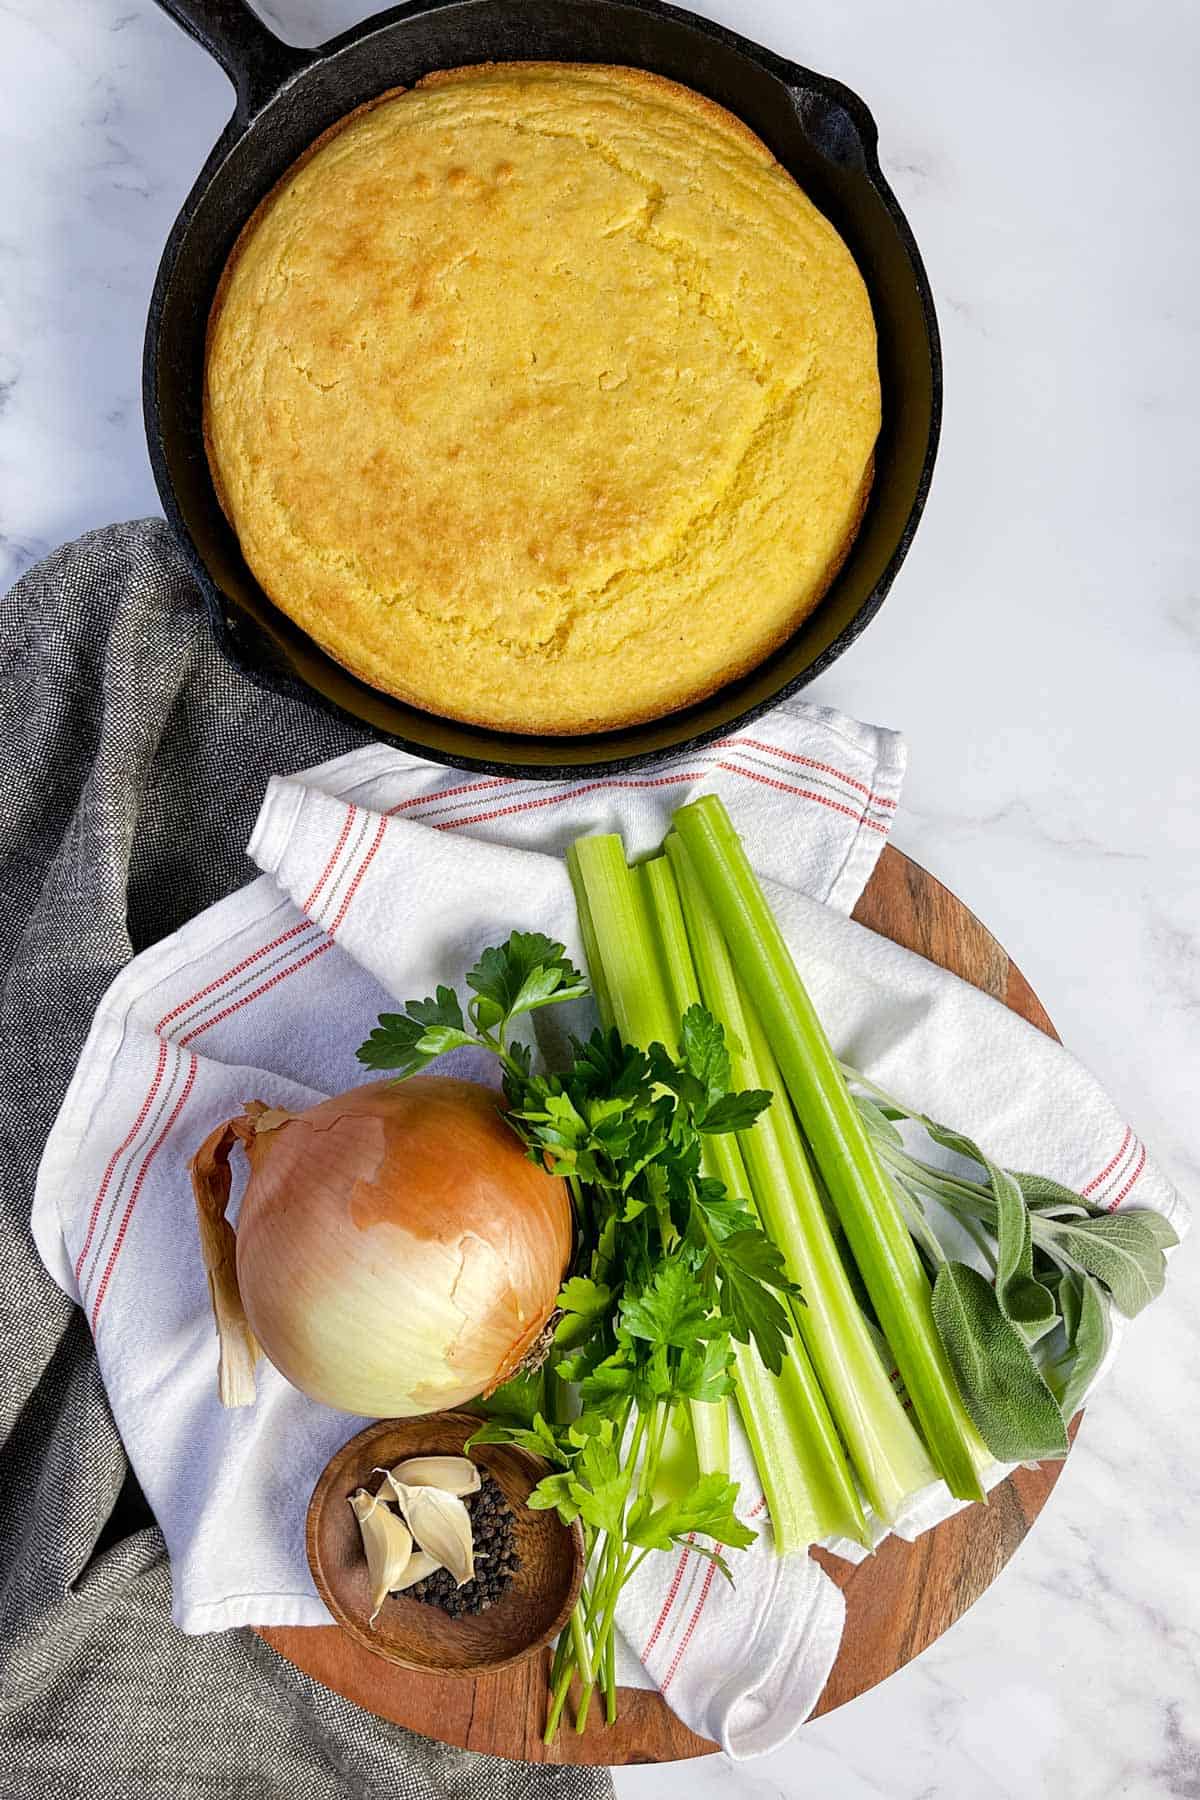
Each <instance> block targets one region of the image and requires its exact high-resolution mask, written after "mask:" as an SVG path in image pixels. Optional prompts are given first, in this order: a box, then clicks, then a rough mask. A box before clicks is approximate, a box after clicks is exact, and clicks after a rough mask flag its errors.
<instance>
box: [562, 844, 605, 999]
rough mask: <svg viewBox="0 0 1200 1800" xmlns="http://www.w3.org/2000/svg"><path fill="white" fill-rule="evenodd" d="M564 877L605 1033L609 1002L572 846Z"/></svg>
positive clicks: (586, 895)
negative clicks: (567, 877) (568, 881)
mask: <svg viewBox="0 0 1200 1800" xmlns="http://www.w3.org/2000/svg"><path fill="white" fill-rule="evenodd" d="M567 873H568V874H569V875H570V877H571V886H572V888H573V889H574V893H575V912H576V914H577V916H578V919H579V935H580V937H581V938H582V939H583V955H584V960H585V962H586V963H587V969H588V976H589V978H590V980H591V985H592V998H593V1000H594V1001H595V1002H596V1011H597V1012H598V1013H599V1015H600V1023H601V1025H603V1027H604V1029H605V1031H611V1030H612V1026H613V1008H612V998H611V996H610V995H609V991H608V981H607V978H606V976H605V973H604V962H603V959H602V958H601V955H600V946H599V944H598V943H597V942H596V927H595V925H594V924H593V922H592V908H591V902H590V901H589V900H588V893H587V883H586V882H585V881H584V879H583V877H582V876H581V874H580V872H579V858H578V856H577V855H576V850H575V845H574V844H572V845H571V848H570V849H569V850H568V851H567Z"/></svg>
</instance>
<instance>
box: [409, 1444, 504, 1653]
mask: <svg viewBox="0 0 1200 1800" xmlns="http://www.w3.org/2000/svg"><path fill="white" fill-rule="evenodd" d="M463 1504H464V1506H465V1507H466V1509H467V1511H468V1513H469V1514H470V1515H471V1537H472V1539H473V1541H474V1545H475V1578H474V1580H473V1581H466V1582H464V1583H463V1585H462V1587H455V1585H454V1577H453V1576H452V1575H451V1573H450V1571H449V1570H448V1569H437V1570H435V1571H434V1573H433V1574H432V1575H426V1576H425V1578H424V1580H423V1581H417V1582H414V1584H413V1586H412V1587H411V1588H409V1590H408V1592H409V1594H410V1595H411V1596H412V1598H413V1599H414V1600H423V1601H424V1602H425V1603H426V1604H427V1605H430V1606H440V1607H441V1609H442V1611H443V1612H444V1613H446V1614H447V1615H448V1616H449V1617H450V1618H452V1619H457V1618H461V1617H462V1616H463V1615H464V1614H465V1613H481V1612H486V1611H487V1609H488V1607H489V1606H494V1605H495V1603H496V1602H497V1601H498V1600H499V1599H500V1598H501V1596H502V1595H503V1594H504V1593H506V1592H507V1590H508V1589H509V1588H510V1587H511V1586H512V1581H513V1576H514V1575H515V1574H516V1572H517V1570H518V1569H519V1568H520V1566H521V1558H520V1555H519V1553H518V1551H517V1543H516V1519H515V1518H514V1517H513V1512H512V1508H511V1507H510V1506H509V1504H508V1501H507V1500H506V1499H505V1498H504V1493H503V1490H502V1489H501V1487H500V1485H499V1483H498V1482H497V1481H496V1480H495V1478H494V1477H493V1476H491V1475H488V1474H485V1475H484V1477H483V1481H482V1483H481V1485H480V1487H479V1489H478V1491H477V1492H476V1493H474V1494H467V1495H465V1496H464V1498H463Z"/></svg>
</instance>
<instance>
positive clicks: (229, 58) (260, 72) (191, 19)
mask: <svg viewBox="0 0 1200 1800" xmlns="http://www.w3.org/2000/svg"><path fill="white" fill-rule="evenodd" d="M158 4H159V5H160V6H161V7H162V9H163V11H164V12H165V13H169V14H170V16H171V18H173V19H174V20H175V22H176V24H177V25H182V26H183V29H184V30H185V31H186V32H187V33H188V34H189V35H190V36H191V37H194V38H195V39H196V41H197V43H199V44H202V45H203V46H204V48H205V49H206V50H207V51H208V52H209V54H210V55H211V56H214V57H215V58H216V60H217V61H218V62H219V63H220V65H221V67H222V68H223V69H224V71H225V73H226V74H227V75H228V77H229V79H230V81H232V83H233V85H234V88H235V89H236V91H237V117H238V118H239V119H241V120H243V121H244V120H246V119H249V118H250V117H251V116H252V115H253V114H254V113H256V112H258V110H259V109H260V107H263V106H265V105H266V103H267V101H268V100H270V99H271V98H272V97H273V95H275V94H277V93H278V92H279V89H280V88H281V87H282V86H283V84H284V82H285V81H286V80H287V79H288V77H289V76H290V75H294V74H295V73H296V71H297V69H302V68H303V67H304V65H305V64H306V63H308V62H311V61H312V52H311V51H308V50H300V49H297V47H296V46H295V45H294V44H285V43H284V41H283V39H282V38H277V37H276V36H275V33H274V32H273V31H271V30H270V29H269V28H268V27H267V26H266V25H264V23H263V21H262V20H261V19H260V18H259V17H258V15H257V13H255V12H253V11H252V10H251V8H250V7H249V6H248V5H247V3H246V0H158Z"/></svg>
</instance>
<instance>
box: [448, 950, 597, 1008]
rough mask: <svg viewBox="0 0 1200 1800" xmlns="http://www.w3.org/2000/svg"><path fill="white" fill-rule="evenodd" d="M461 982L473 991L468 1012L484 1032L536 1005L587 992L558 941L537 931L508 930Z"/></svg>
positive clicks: (581, 979) (581, 978)
mask: <svg viewBox="0 0 1200 1800" xmlns="http://www.w3.org/2000/svg"><path fill="white" fill-rule="evenodd" d="M467 986H468V987H469V988H472V989H473V990H474V992H475V994H476V999H475V1000H474V1002H473V1003H472V1016H473V1018H474V1021H475V1023H476V1025H478V1026H479V1028H480V1029H481V1030H484V1031H487V1030H491V1029H493V1028H494V1027H495V1026H497V1025H500V1024H502V1023H507V1021H508V1020H509V1019H514V1018H516V1017H518V1015H519V1014H521V1013H527V1012H533V1011H534V1009H535V1008H536V1007H539V1006H547V1005H550V1004H551V1003H552V1002H555V1001H558V1000H575V999H578V998H579V997H580V996H581V995H583V994H586V993H587V991H588V988H587V983H586V982H585V981H584V979H583V976H582V975H581V974H580V973H579V970H578V969H577V968H575V966H574V965H573V964H572V963H570V962H569V961H568V960H567V957H566V953H565V951H564V949H563V946H562V945H561V944H556V943H554V942H553V940H552V939H550V938H548V937H545V936H544V935H543V933H542V932H540V931H514V932H513V933H512V934H511V935H510V937H509V938H508V940H507V942H506V943H503V944H494V945H492V946H491V947H490V948H489V949H487V950H485V951H484V952H483V955H482V956H481V957H480V958H479V961H478V962H477V963H476V964H475V967H474V968H473V969H470V970H469V971H468V973H467Z"/></svg>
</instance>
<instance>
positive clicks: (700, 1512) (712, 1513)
mask: <svg viewBox="0 0 1200 1800" xmlns="http://www.w3.org/2000/svg"><path fill="white" fill-rule="evenodd" d="M737 1495H738V1490H737V1483H736V1482H734V1481H730V1480H729V1478H728V1476H725V1475H722V1474H719V1473H717V1474H712V1475H702V1476H701V1478H700V1480H699V1481H698V1482H697V1483H696V1484H695V1486H694V1487H693V1488H691V1489H689V1491H688V1492H687V1493H686V1494H684V1495H683V1497H682V1498H681V1499H679V1500H668V1501H667V1502H666V1503H665V1504H664V1505H662V1506H656V1507H653V1508H652V1509H651V1510H649V1511H645V1510H643V1509H642V1508H641V1507H640V1506H634V1507H633V1508H631V1510H630V1516H629V1523H628V1527H627V1533H626V1535H627V1536H628V1538H629V1541H630V1543H631V1544H641V1545H643V1546H645V1547H646V1548H647V1549H650V1550H669V1549H670V1548H671V1545H672V1544H677V1543H679V1542H680V1541H681V1540H682V1539H684V1538H686V1537H687V1536H688V1535H689V1533H691V1532H694V1531H695V1532H703V1533H704V1535H705V1536H706V1537H711V1538H714V1539H715V1540H716V1541H717V1542H718V1543H719V1544H727V1545H729V1546H730V1547H731V1548H732V1549H735V1550H744V1549H745V1548H746V1547H747V1545H749V1544H752V1543H753V1542H754V1539H755V1537H756V1536H757V1533H756V1532H753V1531H751V1530H750V1528H749V1526H748V1525H743V1524H742V1522H741V1520H740V1519H739V1518H738V1517H737V1515H736V1514H735V1512H734V1510H733V1509H734V1505H735V1503H736V1501H737Z"/></svg>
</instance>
